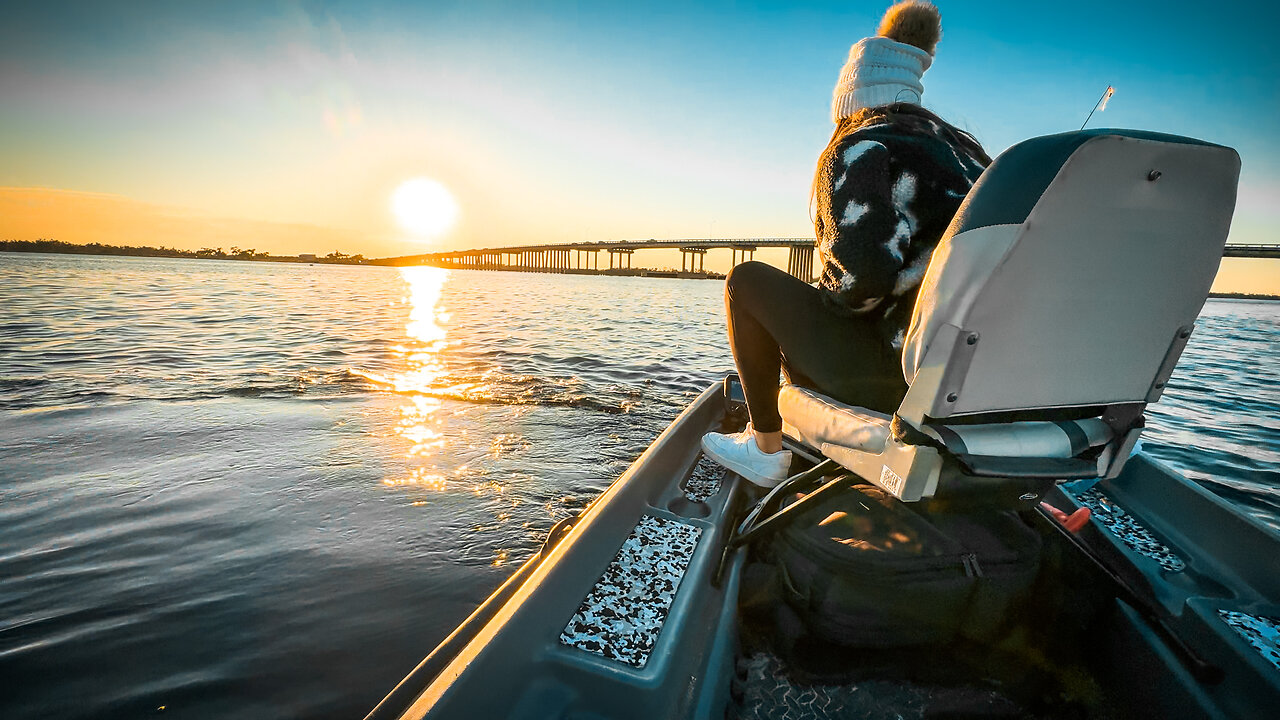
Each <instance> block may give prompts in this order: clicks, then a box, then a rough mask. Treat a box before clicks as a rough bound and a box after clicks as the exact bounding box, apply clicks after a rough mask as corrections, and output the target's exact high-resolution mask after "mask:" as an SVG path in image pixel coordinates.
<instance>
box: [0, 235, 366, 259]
mask: <svg viewBox="0 0 1280 720" xmlns="http://www.w3.org/2000/svg"><path fill="white" fill-rule="evenodd" d="M0 252H32V253H63V254H74V255H129V256H136V257H173V258H194V259H200V260H262V261H267V262H323V263H343V264H351V265H361V264H364V263H366V262H368V260H366V259H365V257H364V256H363V255H359V254H356V255H348V254H346V253H342V252H337V251H334V252H331V253H329V254H328V255H323V256H320V255H272V254H270V253H265V252H258V251H257V250H256V249H254V248H240V247H237V246H234V245H233V246H232V247H231V250H230V251H227V250H223V249H222V248H220V247H219V248H208V247H207V248H200V249H199V250H179V249H177V248H170V247H151V246H149V245H136V246H135V245H103V244H102V243H96V242H95V243H88V244H85V245H78V244H76V243H69V242H64V241H62V240H52V239H45V238H40V239H39V240H0Z"/></svg>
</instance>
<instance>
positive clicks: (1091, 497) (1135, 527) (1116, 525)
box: [1075, 488, 1187, 572]
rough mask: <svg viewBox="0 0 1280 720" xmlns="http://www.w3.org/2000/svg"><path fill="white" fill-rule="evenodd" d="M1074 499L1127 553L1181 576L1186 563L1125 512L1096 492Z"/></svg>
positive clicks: (1087, 492) (1093, 490)
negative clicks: (1143, 558)
mask: <svg viewBox="0 0 1280 720" xmlns="http://www.w3.org/2000/svg"><path fill="white" fill-rule="evenodd" d="M1075 496H1076V499H1077V500H1079V501H1080V503H1081V504H1082V505H1084V506H1085V507H1087V508H1089V510H1091V511H1092V512H1093V517H1094V519H1095V520H1097V521H1098V522H1100V523H1102V526H1103V527H1105V528H1106V529H1107V530H1110V531H1111V534H1112V535H1115V536H1116V537H1118V538H1120V542H1123V543H1124V544H1125V545H1128V546H1129V549H1130V550H1133V551H1134V552H1136V553H1138V554H1140V555H1146V556H1147V557H1149V558H1151V559H1152V560H1155V561H1156V562H1158V563H1160V567H1162V568H1164V569H1165V570H1168V571H1169V572H1182V571H1183V570H1186V569H1187V563H1186V562H1185V561H1184V560H1183V559H1182V558H1180V557H1178V555H1177V554H1176V553H1174V552H1173V551H1172V550H1170V549H1169V547H1168V546H1167V545H1165V544H1164V543H1162V542H1160V541H1159V540H1157V539H1156V536H1155V535H1152V534H1151V531H1150V530H1148V529H1147V528H1146V526H1145V525H1143V524H1142V523H1140V522H1138V521H1137V519H1136V518H1134V517H1133V516H1132V515H1130V514H1129V513H1127V512H1125V511H1124V508H1122V507H1120V506H1119V505H1116V504H1115V503H1113V502H1112V501H1111V499H1110V498H1108V497H1107V496H1106V495H1103V494H1102V493H1101V492H1099V491H1098V490H1097V488H1092V489H1089V490H1085V491H1084V492H1081V493H1076V494H1075Z"/></svg>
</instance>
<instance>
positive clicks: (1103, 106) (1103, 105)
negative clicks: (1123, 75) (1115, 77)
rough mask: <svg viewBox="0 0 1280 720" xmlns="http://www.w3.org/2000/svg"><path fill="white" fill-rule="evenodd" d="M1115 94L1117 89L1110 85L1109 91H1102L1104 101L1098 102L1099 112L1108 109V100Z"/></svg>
mask: <svg viewBox="0 0 1280 720" xmlns="http://www.w3.org/2000/svg"><path fill="white" fill-rule="evenodd" d="M1115 94H1116V89H1115V88H1113V87H1111V86H1110V85H1108V86H1107V91H1106V92H1104V93H1102V102H1100V103H1098V112H1102V111H1103V110H1106V109H1107V101H1108V100H1110V99H1111V96H1112V95H1115Z"/></svg>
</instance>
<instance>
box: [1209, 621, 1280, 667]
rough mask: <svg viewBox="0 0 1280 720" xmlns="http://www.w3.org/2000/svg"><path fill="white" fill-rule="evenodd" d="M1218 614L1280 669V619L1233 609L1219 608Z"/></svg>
mask: <svg viewBox="0 0 1280 720" xmlns="http://www.w3.org/2000/svg"><path fill="white" fill-rule="evenodd" d="M1218 615H1220V616H1222V622H1224V623H1226V624H1227V625H1229V626H1231V629H1232V630H1235V631H1236V633H1238V634H1239V635H1240V637H1242V638H1244V639H1245V640H1246V641H1248V643H1249V644H1250V645H1252V646H1253V647H1254V649H1255V650H1257V651H1258V653H1259V654H1260V655H1262V657H1263V658H1264V659H1266V661H1267V662H1269V663H1271V667H1273V668H1275V669H1277V670H1280V620H1277V619H1276V618H1269V617H1259V616H1257V615H1249V614H1248V613H1242V612H1235V611H1233V610H1219V611H1218Z"/></svg>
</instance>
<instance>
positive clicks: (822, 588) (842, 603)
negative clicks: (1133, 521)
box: [744, 485, 1041, 648]
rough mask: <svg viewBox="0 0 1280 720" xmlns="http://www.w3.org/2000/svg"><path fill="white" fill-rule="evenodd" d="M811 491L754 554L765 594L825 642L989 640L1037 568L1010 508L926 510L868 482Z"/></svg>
mask: <svg viewBox="0 0 1280 720" xmlns="http://www.w3.org/2000/svg"><path fill="white" fill-rule="evenodd" d="M814 500H816V502H812V503H808V504H809V505H810V506H809V507H806V508H803V509H802V508H800V507H797V508H796V510H797V512H795V513H794V517H792V518H791V519H790V520H789V521H788V522H787V523H785V524H784V525H782V526H781V527H780V528H779V529H777V530H776V531H774V532H772V533H770V535H769V536H768V537H767V538H764V539H762V540H761V541H760V542H759V545H758V547H757V548H756V558H757V560H758V561H759V562H762V563H763V564H764V565H765V566H766V567H767V568H768V569H769V572H767V573H765V574H764V576H765V577H768V578H769V582H771V583H773V584H774V585H775V587H774V588H771V590H770V594H773V593H776V596H780V597H781V599H782V600H783V601H785V603H786V604H787V605H788V606H789V607H790V609H791V610H792V611H794V614H795V616H797V617H798V618H799V620H800V622H801V624H802V625H803V629H804V631H805V632H807V633H809V634H811V635H812V636H814V637H816V638H820V639H821V640H822V641H824V642H827V643H834V644H836V645H840V646H845V647H853V648H895V647H905V646H913V645H923V644H934V643H947V642H950V641H952V640H954V639H956V638H958V637H964V638H967V639H971V640H990V639H992V638H993V637H995V636H996V635H997V634H998V632H999V630H1000V629H1001V627H1002V626H1003V625H1004V622H1005V620H1006V619H1007V618H1009V617H1010V616H1011V614H1012V611H1013V610H1014V609H1015V608H1016V607H1017V606H1018V604H1019V603H1020V602H1021V601H1023V600H1024V599H1025V597H1026V596H1027V595H1028V594H1029V591H1030V588H1031V585H1032V583H1033V582H1034V580H1035V577H1036V573H1037V571H1038V569H1039V560H1040V549H1041V540H1040V535H1039V533H1037V532H1036V531H1035V530H1034V529H1033V528H1031V527H1030V526H1029V525H1027V523H1025V522H1024V521H1023V520H1022V518H1021V517H1019V515H1018V514H1017V513H1016V512H1014V511H1012V510H986V511H975V510H973V509H969V510H966V511H964V512H947V511H942V510H938V509H927V508H925V506H923V505H920V504H913V505H908V504H905V503H902V502H901V501H899V500H898V499H896V498H894V497H893V496H891V495H889V494H888V493H886V492H884V491H883V490H881V489H880V488H878V487H875V486H871V485H855V486H852V487H848V488H845V489H842V490H841V491H839V492H834V493H828V494H826V495H824V496H823V497H822V498H814ZM918 508H919V509H918ZM761 576H762V575H761V573H760V572H759V568H757V572H756V573H754V574H749V575H748V577H756V578H759V577H761ZM744 591H745V592H746V593H748V594H750V593H751V592H756V593H758V592H759V588H754V589H752V588H744Z"/></svg>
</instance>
